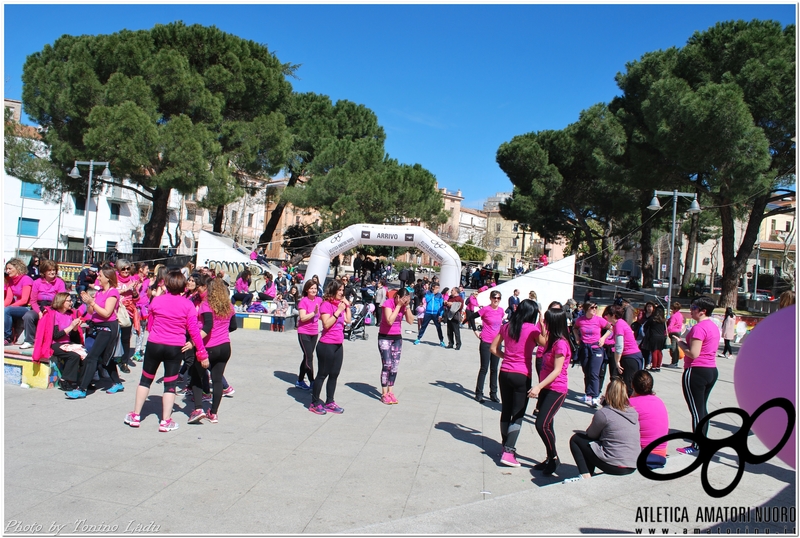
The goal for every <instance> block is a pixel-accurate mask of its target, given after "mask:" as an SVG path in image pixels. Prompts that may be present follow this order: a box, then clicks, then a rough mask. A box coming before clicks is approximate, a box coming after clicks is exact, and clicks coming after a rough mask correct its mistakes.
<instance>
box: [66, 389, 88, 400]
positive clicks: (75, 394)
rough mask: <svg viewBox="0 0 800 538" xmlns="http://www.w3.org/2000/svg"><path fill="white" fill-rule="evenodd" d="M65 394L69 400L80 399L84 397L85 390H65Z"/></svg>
mask: <svg viewBox="0 0 800 538" xmlns="http://www.w3.org/2000/svg"><path fill="white" fill-rule="evenodd" d="M65 395H66V396H67V398H69V399H70V400H80V399H81V398H86V391H85V390H81V389H75V390H71V391H69V392H66V393H65Z"/></svg>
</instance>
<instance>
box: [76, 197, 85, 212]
mask: <svg viewBox="0 0 800 538" xmlns="http://www.w3.org/2000/svg"><path fill="white" fill-rule="evenodd" d="M84 215H86V197H85V196H76V197H75V216H77V217H82V216H84Z"/></svg>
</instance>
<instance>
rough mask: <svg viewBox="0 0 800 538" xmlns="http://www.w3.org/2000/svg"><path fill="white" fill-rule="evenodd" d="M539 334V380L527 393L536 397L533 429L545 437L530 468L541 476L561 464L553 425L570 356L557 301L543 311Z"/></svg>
mask: <svg viewBox="0 0 800 538" xmlns="http://www.w3.org/2000/svg"><path fill="white" fill-rule="evenodd" d="M542 338H543V339H544V340H545V341H546V342H547V344H546V345H545V350H544V355H543V356H542V370H541V372H539V383H537V384H536V385H534V386H533V387H531V389H530V390H529V391H528V397H530V398H538V399H539V402H538V403H539V405H538V408H539V413H538V414H537V415H536V432H537V433H538V434H539V437H541V438H542V441H544V446H545V449H546V450H547V458H546V459H545V460H544V461H542V462H541V463H538V464H536V465H534V466H533V468H534V469H536V470H540V471H542V474H543V475H544V476H550V475H551V474H553V473H554V472H555V471H556V469H557V468H558V465H559V464H560V461H559V459H558V452H557V451H556V432H555V430H554V429H553V419H554V418H555V415H556V413H557V412H558V410H559V409H561V405H562V404H563V403H564V400H565V399H566V397H567V386H568V378H567V370H568V368H569V363H570V359H571V358H572V349H571V348H570V345H569V328H568V327H567V313H566V312H565V311H564V308H563V307H562V306H561V304H560V303H559V304H558V306H557V307H550V308H548V309H547V312H545V314H544V326H543V330H542Z"/></svg>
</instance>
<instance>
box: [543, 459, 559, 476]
mask: <svg viewBox="0 0 800 538" xmlns="http://www.w3.org/2000/svg"><path fill="white" fill-rule="evenodd" d="M559 463H560V462H559V461H558V458H553V459H552V460H550V461H549V462H547V465H545V466H544V469H542V475H543V476H550V475H551V474H553V473H554V472H556V469H558V465H559Z"/></svg>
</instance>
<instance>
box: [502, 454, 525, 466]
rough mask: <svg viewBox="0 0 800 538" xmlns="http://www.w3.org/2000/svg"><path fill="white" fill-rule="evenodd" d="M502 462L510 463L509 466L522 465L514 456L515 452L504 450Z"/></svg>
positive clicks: (504, 463)
mask: <svg viewBox="0 0 800 538" xmlns="http://www.w3.org/2000/svg"><path fill="white" fill-rule="evenodd" d="M500 463H502V464H503V465H508V466H509V467H519V466H520V463H519V462H518V461H517V458H516V457H515V456H514V453H513V452H506V451H503V455H502V456H501V457H500Z"/></svg>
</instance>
